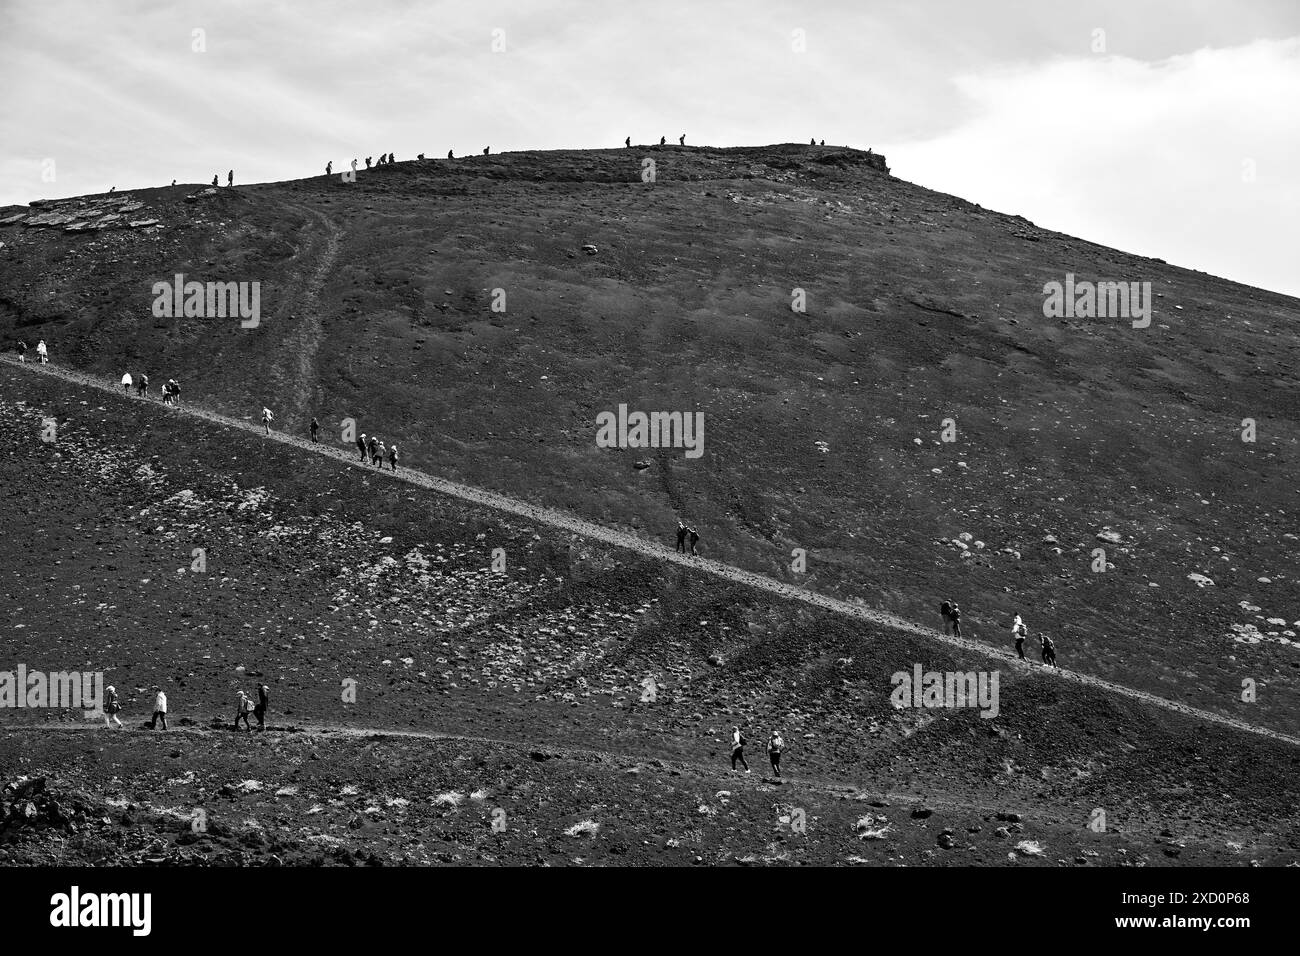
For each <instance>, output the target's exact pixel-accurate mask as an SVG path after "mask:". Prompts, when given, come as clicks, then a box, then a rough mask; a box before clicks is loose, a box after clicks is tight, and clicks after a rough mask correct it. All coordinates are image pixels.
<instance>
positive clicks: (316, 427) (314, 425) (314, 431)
mask: <svg viewBox="0 0 1300 956" xmlns="http://www.w3.org/2000/svg"><path fill="white" fill-rule="evenodd" d="M318 434H320V422H318V421H316V419H314V418H313V419H312V420H311V440H312V441H313V442H315V441H318V440H319V439H317V437H316V436H317V435H318Z"/></svg>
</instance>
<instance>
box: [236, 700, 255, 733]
mask: <svg viewBox="0 0 1300 956" xmlns="http://www.w3.org/2000/svg"><path fill="white" fill-rule="evenodd" d="M252 712H253V702H252V701H251V700H249V699H248V695H247V694H245V693H244V692H243V691H242V690H241V691H240V692H239V696H238V697H237V698H235V729H236V730H238V729H239V722H240V721H241V720H242V721H243V722H244V726H245V727H247V728H248V732H249V733H250V734H251V733H252V732H253V727H252V725H251V724H249V722H248V715H249V714H251V713H252Z"/></svg>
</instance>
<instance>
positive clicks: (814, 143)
mask: <svg viewBox="0 0 1300 956" xmlns="http://www.w3.org/2000/svg"><path fill="white" fill-rule="evenodd" d="M808 145H809V146H816V145H817V140H815V139H810V140H808Z"/></svg>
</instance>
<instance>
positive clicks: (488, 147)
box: [483, 146, 492, 156]
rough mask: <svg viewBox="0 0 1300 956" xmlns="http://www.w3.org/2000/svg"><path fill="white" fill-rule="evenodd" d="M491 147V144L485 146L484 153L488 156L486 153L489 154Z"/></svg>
mask: <svg viewBox="0 0 1300 956" xmlns="http://www.w3.org/2000/svg"><path fill="white" fill-rule="evenodd" d="M491 148H492V147H491V146H484V147H483V155H484V156H486V155H487V154H488V150H490V149H491Z"/></svg>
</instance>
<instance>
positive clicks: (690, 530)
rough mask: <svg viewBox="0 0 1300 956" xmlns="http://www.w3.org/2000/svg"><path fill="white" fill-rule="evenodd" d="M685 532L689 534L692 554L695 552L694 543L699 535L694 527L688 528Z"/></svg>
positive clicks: (697, 540)
mask: <svg viewBox="0 0 1300 956" xmlns="http://www.w3.org/2000/svg"><path fill="white" fill-rule="evenodd" d="M687 533H688V534H689V535H690V536H691V554H692V555H693V554H695V545H696V544H697V543H698V542H699V540H700V535H699V532H698V531H696V530H695V529H694V528H688V529H687Z"/></svg>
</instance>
